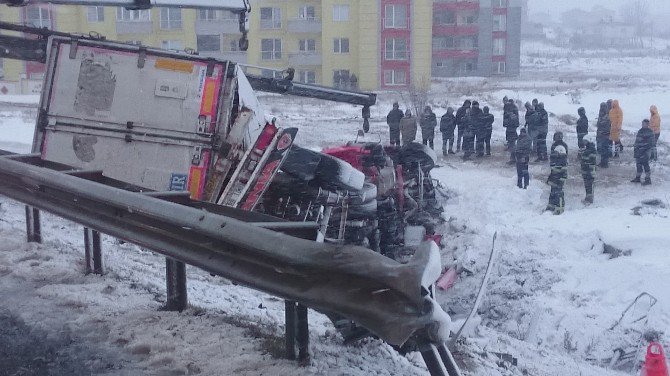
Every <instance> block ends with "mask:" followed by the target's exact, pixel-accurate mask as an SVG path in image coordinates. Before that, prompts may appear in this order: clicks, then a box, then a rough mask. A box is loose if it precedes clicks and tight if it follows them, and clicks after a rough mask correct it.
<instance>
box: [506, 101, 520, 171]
mask: <svg viewBox="0 0 670 376" xmlns="http://www.w3.org/2000/svg"><path fill="white" fill-rule="evenodd" d="M503 127H504V128H505V140H507V150H510V163H514V144H515V143H516V140H517V138H519V136H518V135H517V133H516V129H517V128H518V127H519V109H518V108H517V107H516V104H514V99H509V100H508V101H507V104H505V110H504V114H503Z"/></svg>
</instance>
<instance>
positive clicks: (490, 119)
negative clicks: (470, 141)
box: [477, 106, 495, 155]
mask: <svg viewBox="0 0 670 376" xmlns="http://www.w3.org/2000/svg"><path fill="white" fill-rule="evenodd" d="M494 122H495V117H494V116H493V114H492V113H490V112H489V107H488V106H484V114H483V115H482V121H481V125H480V128H481V133H482V141H481V143H482V149H484V147H485V148H486V155H491V135H492V134H493V123H494ZM477 147H478V148H479V147H480V146H479V144H478V146H477ZM482 151H483V150H482Z"/></svg>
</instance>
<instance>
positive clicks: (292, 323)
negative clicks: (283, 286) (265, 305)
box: [284, 300, 298, 360]
mask: <svg viewBox="0 0 670 376" xmlns="http://www.w3.org/2000/svg"><path fill="white" fill-rule="evenodd" d="M284 307H285V310H284V318H285V325H286V330H285V334H284V343H285V345H286V359H289V360H295V359H296V351H295V348H296V342H295V337H296V333H297V331H298V326H297V324H296V321H297V313H296V302H294V301H292V300H286V301H284Z"/></svg>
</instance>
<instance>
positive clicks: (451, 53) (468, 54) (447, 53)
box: [433, 48, 479, 59]
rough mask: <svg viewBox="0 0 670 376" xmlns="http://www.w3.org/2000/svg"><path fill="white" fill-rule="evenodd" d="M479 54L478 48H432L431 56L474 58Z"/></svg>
mask: <svg viewBox="0 0 670 376" xmlns="http://www.w3.org/2000/svg"><path fill="white" fill-rule="evenodd" d="M478 56H479V50H478V49H477V48H472V49H457V48H452V49H442V50H433V57H434V58H435V57H437V58H442V59H474V58H476V57H478Z"/></svg>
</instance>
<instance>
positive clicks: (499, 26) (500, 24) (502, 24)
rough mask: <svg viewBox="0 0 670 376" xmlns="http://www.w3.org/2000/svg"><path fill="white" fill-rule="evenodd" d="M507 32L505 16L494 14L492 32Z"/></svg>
mask: <svg viewBox="0 0 670 376" xmlns="http://www.w3.org/2000/svg"><path fill="white" fill-rule="evenodd" d="M505 30H507V16H506V15H504V14H496V15H494V16H493V31H505Z"/></svg>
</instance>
